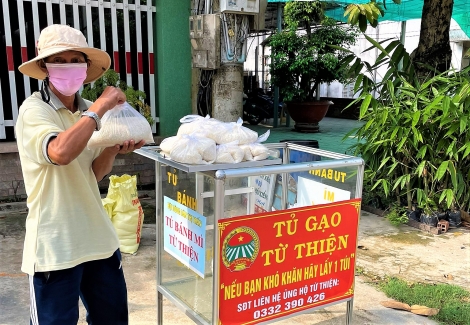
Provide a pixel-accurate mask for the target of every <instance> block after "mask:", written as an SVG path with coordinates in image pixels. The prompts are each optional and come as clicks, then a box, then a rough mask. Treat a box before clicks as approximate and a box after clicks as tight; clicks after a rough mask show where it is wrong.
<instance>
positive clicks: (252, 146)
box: [240, 130, 270, 161]
mask: <svg viewBox="0 0 470 325" xmlns="http://www.w3.org/2000/svg"><path fill="white" fill-rule="evenodd" d="M269 134H270V132H269V130H268V131H267V132H266V133H264V134H263V135H261V136H260V137H259V138H258V139H257V140H256V142H253V143H248V144H243V145H241V146H240V148H241V149H242V150H243V152H244V158H243V159H244V160H246V161H258V160H264V159H266V158H268V157H269V155H270V151H269V149H268V148H267V147H265V146H264V145H263V144H261V142H264V141H266V140H267V139H268V137H269Z"/></svg>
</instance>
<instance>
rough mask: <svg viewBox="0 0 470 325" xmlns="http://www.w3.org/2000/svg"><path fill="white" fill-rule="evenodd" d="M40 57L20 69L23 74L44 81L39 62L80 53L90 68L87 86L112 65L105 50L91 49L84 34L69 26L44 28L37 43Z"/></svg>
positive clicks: (44, 76)
mask: <svg viewBox="0 0 470 325" xmlns="http://www.w3.org/2000/svg"><path fill="white" fill-rule="evenodd" d="M36 47H37V52H38V55H37V56H36V57H35V58H34V59H31V60H29V61H27V62H25V63H23V64H22V65H20V66H19V67H18V70H20V72H21V73H23V74H25V75H27V76H29V77H31V78H34V79H39V80H43V79H45V78H46V76H47V75H46V73H45V72H44V71H43V70H41V68H40V67H39V64H38V63H39V61H40V60H42V59H44V58H47V57H48V56H51V55H54V54H57V53H61V52H65V51H78V52H82V53H84V54H86V55H87V57H88V59H89V60H90V66H89V67H88V70H87V77H86V79H85V81H84V82H83V83H85V84H87V83H90V82H93V81H95V80H96V79H98V78H99V77H101V76H102V75H103V74H104V73H105V72H106V70H108V69H109V66H110V65H111V58H110V57H109V55H108V53H106V52H105V51H103V50H100V49H96V48H93V47H89V46H88V43H87V42H86V39H85V36H83V34H82V32H81V31H79V30H77V29H75V28H72V27H70V26H67V25H58V24H55V25H50V26H48V27H46V28H44V29H43V30H42V31H41V34H40V35H39V40H38V42H37V45H36Z"/></svg>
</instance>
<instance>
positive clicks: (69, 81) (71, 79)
mask: <svg viewBox="0 0 470 325" xmlns="http://www.w3.org/2000/svg"><path fill="white" fill-rule="evenodd" d="M46 68H47V71H48V73H49V81H50V82H51V83H52V84H53V85H54V87H55V88H56V89H57V90H58V91H59V92H60V93H61V94H62V95H65V96H71V95H73V94H75V93H76V92H77V91H78V90H79V89H80V87H81V86H82V85H83V81H84V80H85V79H86V71H87V69H88V64H87V63H46Z"/></svg>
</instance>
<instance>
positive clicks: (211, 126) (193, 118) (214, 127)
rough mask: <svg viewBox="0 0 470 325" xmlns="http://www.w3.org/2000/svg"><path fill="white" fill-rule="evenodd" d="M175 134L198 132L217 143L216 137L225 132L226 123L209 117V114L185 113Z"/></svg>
mask: <svg viewBox="0 0 470 325" xmlns="http://www.w3.org/2000/svg"><path fill="white" fill-rule="evenodd" d="M180 122H181V125H180V127H179V128H178V132H177V135H178V136H181V135H185V134H193V133H199V134H201V135H204V136H205V137H206V138H209V139H212V140H214V141H215V142H216V143H218V139H219V138H220V137H221V136H222V135H223V134H224V133H226V132H227V127H228V126H227V123H224V122H221V121H219V120H216V119H215V118H211V117H210V116H209V115H206V117H202V116H199V115H186V116H185V117H183V118H181V119H180Z"/></svg>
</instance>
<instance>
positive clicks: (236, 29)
mask: <svg viewBox="0 0 470 325" xmlns="http://www.w3.org/2000/svg"><path fill="white" fill-rule="evenodd" d="M260 2H261V4H262V6H263V9H262V10H261V12H260ZM199 6H200V2H199V1H194V0H193V12H195V13H196V15H193V16H192V17H190V37H191V46H192V66H193V68H200V71H199V72H200V76H202V78H201V77H199V78H198V79H199V80H198V82H197V83H198V87H197V88H199V89H198V90H196V89H195V88H196V87H194V88H193V97H197V98H198V99H197V100H198V102H197V103H196V106H198V105H199V104H200V102H199V100H200V99H201V98H202V99H203V101H204V104H205V111H206V112H207V114H210V115H211V117H213V118H216V119H218V120H220V121H223V122H235V121H237V120H238V118H239V117H242V116H243V64H244V62H245V60H246V55H247V38H248V33H249V31H250V24H251V25H252V27H254V29H255V30H256V27H257V26H256V25H257V24H259V23H258V22H259V21H262V22H263V28H264V13H265V8H266V6H267V0H237V1H233V0H219V1H213V0H205V2H204V14H201V12H199V10H198V9H199ZM258 15H259V17H260V19H258ZM214 17H217V18H216V20H217V21H216V22H214ZM255 21H256V23H254V22H255ZM193 74H199V73H197V72H193ZM195 79H196V78H194V84H195V85H196V80H195ZM201 81H204V82H201ZM207 89H209V90H207ZM201 93H204V95H203V96H201ZM207 98H210V100H207ZM202 111H204V110H200V109H199V107H198V114H200V115H204V114H205V113H206V112H202Z"/></svg>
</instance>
